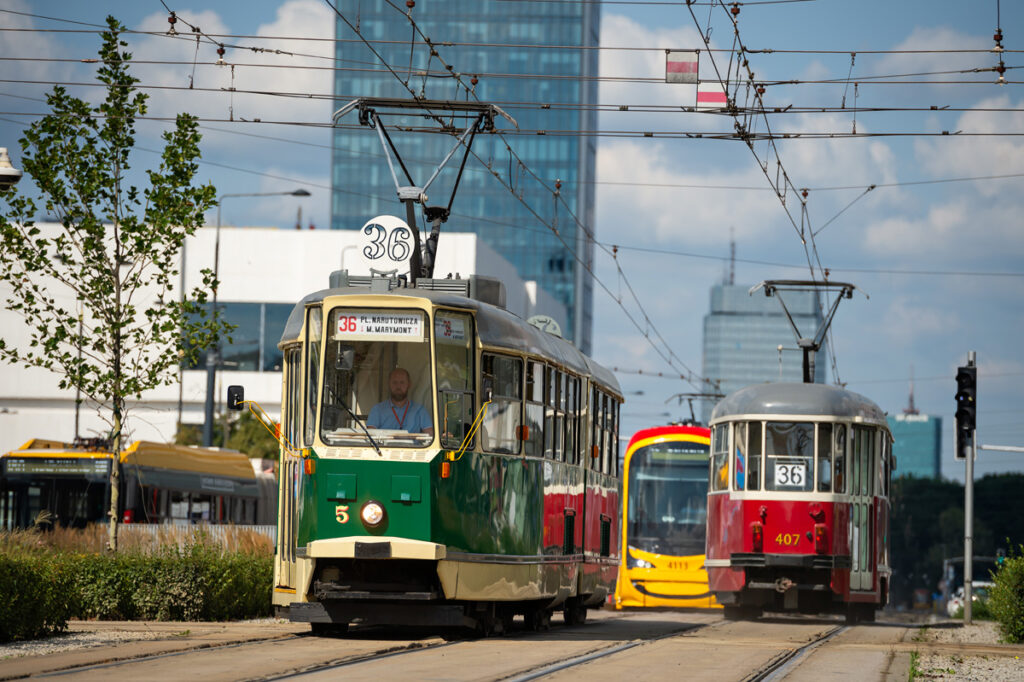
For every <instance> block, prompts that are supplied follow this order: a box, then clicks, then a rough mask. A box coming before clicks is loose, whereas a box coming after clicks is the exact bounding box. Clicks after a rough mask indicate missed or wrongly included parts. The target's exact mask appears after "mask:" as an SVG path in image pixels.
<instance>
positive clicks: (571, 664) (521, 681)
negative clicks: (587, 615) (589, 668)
mask: <svg viewBox="0 0 1024 682" xmlns="http://www.w3.org/2000/svg"><path fill="white" fill-rule="evenodd" d="M703 627H707V625H705V624H701V623H694V624H692V625H687V626H686V627H682V628H680V629H678V630H675V631H674V632H668V633H665V634H663V635H658V636H656V637H647V638H644V639H638V640H634V641H632V642H626V643H625V644H618V645H613V646H608V647H604V648H600V649H597V650H594V651H592V652H590V653H586V654H582V655H580V656H575V657H573V658H570V659H567V660H565V661H561V662H558V663H553V664H550V665H545V666H541V667H538V668H535V669H533V670H530V671H528V672H524V673H517V674H515V675H512V676H510V677H500V678H498V680H500V681H501V682H528V681H529V680H536V679H539V678H541V677H546V676H547V675H552V674H554V673H558V672H562V671H564V670H569V669H570V668H575V667H576V666H580V665H583V664H585V663H590V662H591V661H596V660H598V659H601V658H606V657H608V656H614V655H615V654H618V653H620V652H623V651H627V650H629V649H632V648H634V647H638V646H643V645H645V644H651V643H653V642H657V641H659V640H662V639H668V638H670V637H678V636H679V635H681V634H684V633H687V632H690V631H692V630H696V629H699V628H703Z"/></svg>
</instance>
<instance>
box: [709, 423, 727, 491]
mask: <svg viewBox="0 0 1024 682" xmlns="http://www.w3.org/2000/svg"><path fill="white" fill-rule="evenodd" d="M711 436H712V437H711V459H710V460H709V461H710V464H709V466H710V467H711V471H710V472H709V474H708V480H709V481H710V483H711V490H712V491H718V490H727V489H728V488H729V425H728V424H719V425H718V426H716V427H715V428H714V430H713V431H712V434H711Z"/></svg>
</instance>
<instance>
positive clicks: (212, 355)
mask: <svg viewBox="0 0 1024 682" xmlns="http://www.w3.org/2000/svg"><path fill="white" fill-rule="evenodd" d="M223 201H224V197H221V199H220V201H218V202H217V232H216V235H215V236H214V238H213V278H214V280H218V278H219V276H220V205H221V203H222V202H223ZM218 288H220V282H219V281H215V283H214V285H213V315H214V316H215V317H216V315H217V289H218ZM219 348H220V337H219V335H218V336H217V337H216V338H215V340H214V342H213V346H211V347H210V349H209V350H207V351H206V404H205V405H204V409H203V415H204V419H203V447H206V448H208V447H210V446H211V445H213V396H214V393H216V391H217V362H218V361H219V360H220V358H219V355H220V354H219V353H218V350H219Z"/></svg>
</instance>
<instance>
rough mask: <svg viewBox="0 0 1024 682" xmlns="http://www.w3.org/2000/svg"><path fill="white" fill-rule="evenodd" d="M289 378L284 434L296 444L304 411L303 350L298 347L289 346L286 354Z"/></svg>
mask: <svg viewBox="0 0 1024 682" xmlns="http://www.w3.org/2000/svg"><path fill="white" fill-rule="evenodd" d="M284 364H285V372H286V376H287V379H286V380H285V382H286V383H285V394H286V396H287V400H286V401H285V414H284V435H285V438H287V439H288V442H289V443H291V444H292V445H296V444H298V442H299V423H300V420H299V415H301V414H302V412H301V411H300V410H299V406H300V405H301V404H302V350H301V349H300V348H298V347H295V348H289V349H288V350H286V351H285V354H284Z"/></svg>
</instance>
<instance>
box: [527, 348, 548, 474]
mask: <svg viewBox="0 0 1024 682" xmlns="http://www.w3.org/2000/svg"><path fill="white" fill-rule="evenodd" d="M524 410H525V414H524V416H523V425H524V426H525V427H526V428H527V429H529V433H527V434H526V440H525V441H524V442H523V452H524V453H525V454H527V455H532V456H534V457H540V456H542V455H543V454H544V365H542V364H541V363H539V362H528V363H526V405H525V406H524Z"/></svg>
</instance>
